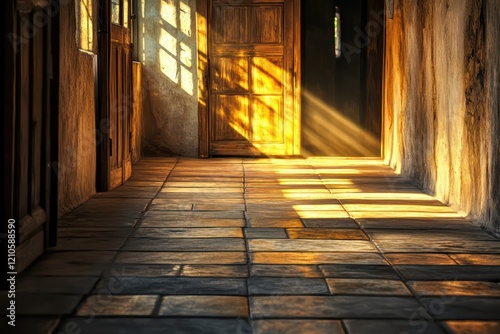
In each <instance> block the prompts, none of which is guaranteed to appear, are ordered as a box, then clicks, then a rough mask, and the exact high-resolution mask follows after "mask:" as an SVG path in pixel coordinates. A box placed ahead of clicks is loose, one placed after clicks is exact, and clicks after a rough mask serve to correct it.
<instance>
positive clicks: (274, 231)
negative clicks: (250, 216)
mask: <svg viewBox="0 0 500 334" xmlns="http://www.w3.org/2000/svg"><path fill="white" fill-rule="evenodd" d="M245 237H246V238H247V239H288V235H287V234H286V231H285V229H282V228H256V227H252V228H246V229H245Z"/></svg>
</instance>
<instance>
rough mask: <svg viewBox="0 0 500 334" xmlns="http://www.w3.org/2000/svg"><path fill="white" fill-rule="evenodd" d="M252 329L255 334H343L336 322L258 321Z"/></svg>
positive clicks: (340, 326)
mask: <svg viewBox="0 0 500 334" xmlns="http://www.w3.org/2000/svg"><path fill="white" fill-rule="evenodd" d="M252 327H253V330H254V333H255V334H304V333H311V334H312V333H314V334H344V330H343V329H342V324H341V322H340V321H338V320H291V319H290V320H258V321H253V322H252Z"/></svg>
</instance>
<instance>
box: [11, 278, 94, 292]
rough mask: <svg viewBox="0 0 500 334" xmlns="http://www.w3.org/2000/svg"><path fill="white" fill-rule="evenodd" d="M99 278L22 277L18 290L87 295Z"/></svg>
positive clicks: (19, 280) (18, 282) (18, 283)
mask: <svg viewBox="0 0 500 334" xmlns="http://www.w3.org/2000/svg"><path fill="white" fill-rule="evenodd" d="M97 280H98V278H97V277H68V276H65V277H39V276H20V278H19V279H18V281H17V283H16V285H17V287H16V290H17V291H18V292H20V293H55V294H57V293H60V294H82V295H83V294H86V293H89V292H90V291H91V290H92V288H93V287H94V285H95V283H97Z"/></svg>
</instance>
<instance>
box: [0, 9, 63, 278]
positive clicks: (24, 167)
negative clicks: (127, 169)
mask: <svg viewBox="0 0 500 334" xmlns="http://www.w3.org/2000/svg"><path fill="white" fill-rule="evenodd" d="M51 2H52V1H41V2H38V6H36V7H35V6H33V5H32V2H31V1H24V0H17V1H15V0H8V1H7V2H6V4H5V6H4V11H6V12H7V15H6V16H5V19H4V20H2V22H1V23H0V26H1V36H2V54H3V62H2V64H1V66H2V90H1V94H2V101H3V103H4V108H3V111H2V120H3V122H2V123H3V124H2V138H3V140H2V145H3V157H2V178H1V180H2V185H1V188H2V191H3V206H2V209H3V210H2V223H1V224H2V233H7V229H9V230H12V229H11V227H12V226H13V227H14V230H15V241H16V242H15V244H16V258H15V264H14V263H10V264H12V265H14V267H10V266H9V271H12V272H16V271H17V272H18V273H19V272H21V271H23V270H24V269H25V268H26V267H27V266H28V265H29V264H30V263H32V262H33V261H34V260H35V259H36V258H37V257H38V256H40V255H41V254H42V253H43V251H44V250H45V249H46V248H48V247H49V246H53V245H55V241H56V229H57V175H56V172H57V168H58V163H57V138H58V136H57V131H58V130H57V122H58V103H57V101H58V67H57V65H58V55H59V49H58V14H57V12H56V13H53V15H50V16H48V15H47V12H48V9H47V8H48V7H49V6H54V5H55V3H54V2H52V3H51ZM37 17H38V18H40V17H43V18H44V19H45V21H44V24H43V26H41V25H40V22H39V21H38V22H37V21H34V20H35V19H36V18H37ZM33 27H36V29H37V30H35V32H36V33H32V32H33V30H32V29H33ZM8 223H12V225H10V226H8ZM9 233H10V232H9ZM2 239H3V240H2V241H1V242H0V244H1V245H2V252H5V253H4V254H7V249H6V245H7V242H6V241H7V240H6V239H4V238H2ZM9 244H10V241H9ZM4 247H5V248H4ZM9 253H10V252H9ZM4 258H5V257H4ZM4 268H7V266H6V265H5V266H4Z"/></svg>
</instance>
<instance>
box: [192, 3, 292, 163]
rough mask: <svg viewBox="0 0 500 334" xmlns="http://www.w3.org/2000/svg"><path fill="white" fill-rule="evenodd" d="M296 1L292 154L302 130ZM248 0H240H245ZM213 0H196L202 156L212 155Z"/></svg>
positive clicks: (199, 133) (199, 128) (199, 143)
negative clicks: (210, 39)
mask: <svg viewBox="0 0 500 334" xmlns="http://www.w3.org/2000/svg"><path fill="white" fill-rule="evenodd" d="M292 1H293V21H294V23H293V55H292V57H293V72H294V73H292V75H293V77H294V80H293V81H294V84H293V106H294V129H293V132H294V133H293V137H294V142H293V155H300V146H301V143H300V130H301V118H300V111H301V100H300V98H301V76H300V74H301V71H300V50H301V46H300V3H301V0H292ZM244 2H245V1H244V0H243V1H241V3H244ZM211 5H212V0H196V21H197V22H196V23H197V24H196V27H197V50H198V145H199V146H198V155H199V157H200V158H209V157H210V108H209V85H210V63H209V61H210V60H209V58H208V54H209V43H208V41H209V38H208V36H209V34H210V27H209V24H208V22H209V13H210V12H211V8H210V6H211Z"/></svg>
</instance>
